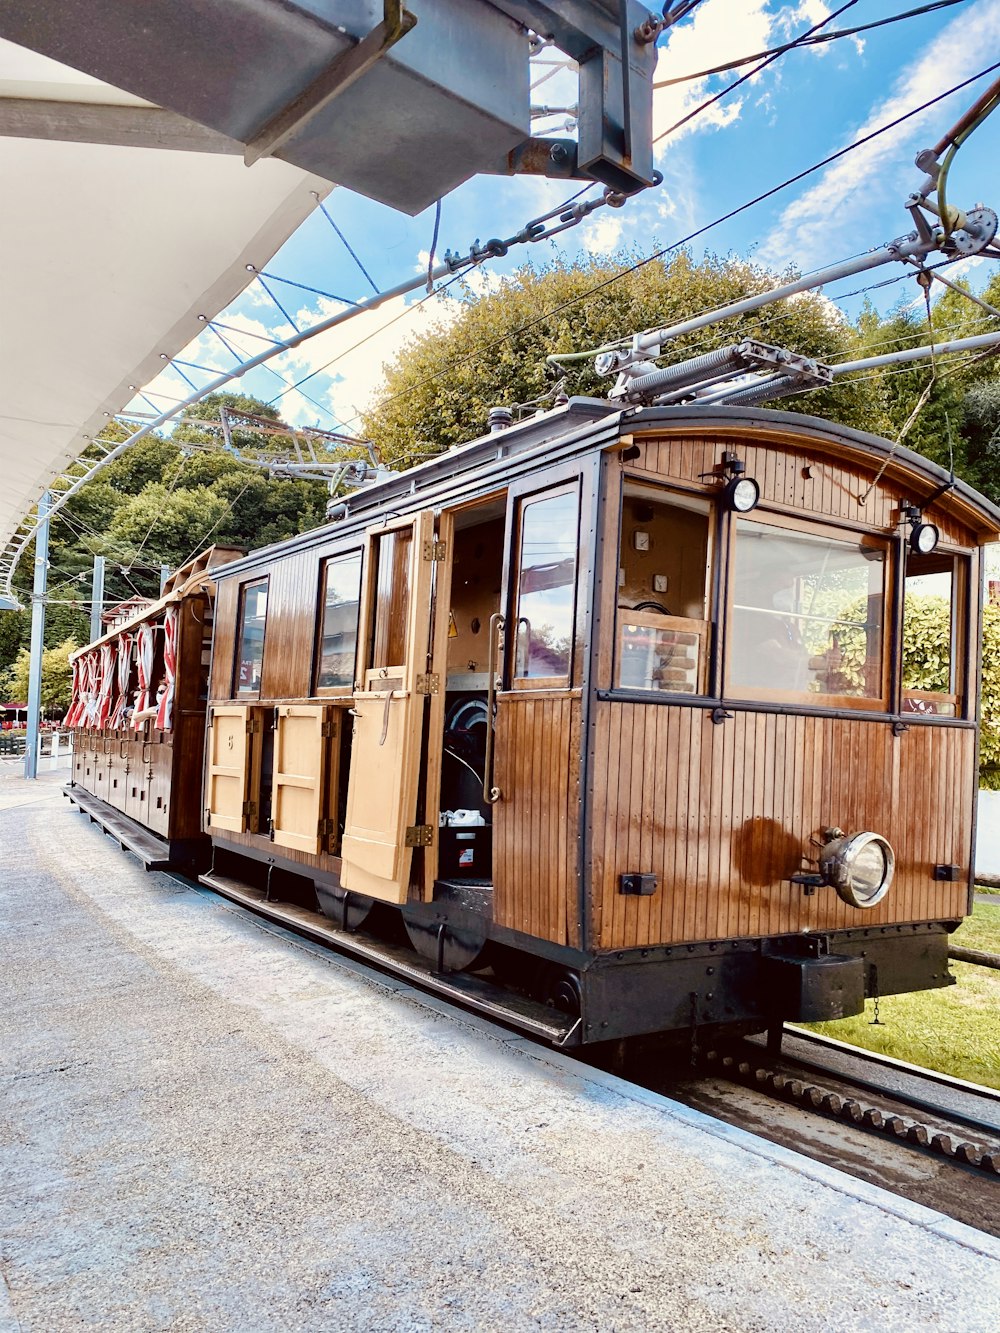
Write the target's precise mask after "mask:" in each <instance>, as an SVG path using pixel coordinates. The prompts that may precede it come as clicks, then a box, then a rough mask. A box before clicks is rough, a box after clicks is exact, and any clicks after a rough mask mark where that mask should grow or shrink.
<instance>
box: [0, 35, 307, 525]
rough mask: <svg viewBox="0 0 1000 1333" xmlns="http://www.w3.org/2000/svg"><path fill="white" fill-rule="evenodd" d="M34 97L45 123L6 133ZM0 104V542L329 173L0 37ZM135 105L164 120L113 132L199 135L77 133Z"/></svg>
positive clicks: (223, 299)
mask: <svg viewBox="0 0 1000 1333" xmlns="http://www.w3.org/2000/svg"><path fill="white" fill-rule="evenodd" d="M62 104H65V108H66V109H65V116H64V117H62V119H60V115H61V113H60V107H61V105H62ZM82 104H88V105H86V106H84V105H82ZM43 105H44V108H45V110H44V115H45V116H49V117H50V123H51V125H52V134H53V136H54V137H52V138H45V137H15V136H13V135H11V132H10V131H11V126H12V124H13V126H14V128H15V129H16V126H17V123H18V122H17V120H16V115H17V114H18V112H19V110H20V111H23V112H24V125H25V133H26V134H31V135H33V136H34V135H37V134H38V133H39V129H38V125H39V120H40V116H39V108H41V107H42V106H43ZM0 107H3V108H4V109H5V120H4V124H3V132H2V133H0V180H2V181H3V182H4V205H3V208H2V209H0V267H2V281H0V293H2V296H0V549H2V547H3V546H4V545H5V544H6V542H7V541H8V540H9V539H10V537H11V536H12V534H13V532H14V529H15V528H16V527H17V525H18V523H19V522H20V520H21V519H22V518H23V516H24V515H25V513H26V512H27V511H28V510H29V509H30V508H31V506H32V505H33V504H34V503H35V502H36V501H37V499H38V498H39V496H40V494H41V493H42V491H43V490H44V489H45V487H46V486H47V485H48V483H49V482H50V481H51V480H52V479H53V478H54V477H55V476H57V475H58V474H59V473H60V472H61V471H62V470H63V469H64V468H65V467H66V466H68V464H69V463H70V462H72V460H73V459H74V458H76V457H77V456H78V455H79V454H80V453H81V452H82V450H83V449H84V448H85V447H86V444H87V437H88V436H94V435H97V433H98V432H99V431H100V429H101V427H102V426H103V425H104V424H105V423H106V422H107V420H108V417H109V416H113V415H114V413H115V412H117V411H120V410H121V408H122V407H123V406H124V405H125V404H126V403H127V402H128V401H129V400H130V399H131V398H132V397H133V391H132V389H131V388H130V386H135V385H138V386H141V385H142V384H144V383H147V382H148V381H149V380H151V379H152V378H153V377H154V376H155V375H156V374H157V372H158V371H159V370H161V369H162V368H163V364H164V363H163V361H162V360H161V354H162V353H166V354H167V355H168V356H172V355H174V354H176V353H177V352H178V351H180V349H181V348H182V347H184V346H185V344H186V343H188V342H189V341H190V340H191V339H192V338H193V337H194V336H195V335H196V334H197V333H198V332H199V329H200V328H201V327H202V326H201V325H200V323H199V321H198V318H197V316H198V315H208V316H210V317H211V316H213V315H216V314H217V313H218V312H219V311H220V310H221V309H222V308H223V307H225V306H226V305H227V304H228V303H229V302H230V301H232V300H233V299H234V298H235V297H236V296H237V295H238V294H239V292H240V291H241V290H242V289H243V287H244V286H246V283H247V279H248V276H249V275H248V272H247V268H246V265H247V264H253V265H255V266H256V267H258V268H262V267H264V266H265V264H266V263H267V261H268V260H269V259H270V258H271V256H272V255H273V254H274V252H275V250H277V249H278V247H279V246H280V245H281V244H282V243H283V242H284V241H285V240H286V238H287V237H288V236H289V235H290V234H291V233H292V232H293V231H294V230H295V228H296V227H297V226H298V225H299V223H300V222H301V221H302V220H303V219H304V218H305V217H306V216H307V215H308V213H309V212H310V210H311V209H312V208H313V207H314V206H315V198H314V197H313V194H312V192H313V191H316V192H317V193H318V194H320V195H321V196H322V195H323V194H325V193H326V192H327V191H328V190H329V188H330V186H329V184H328V182H326V181H321V180H320V179H318V178H317V177H314V176H310V175H308V174H307V173H305V172H303V171H301V170H299V169H298V168H297V167H292V166H289V165H288V164H286V163H284V162H280V161H277V160H275V159H267V160H262V161H260V162H258V163H257V164H256V165H255V166H253V167H251V168H249V169H248V168H247V167H245V166H244V165H243V159H242V157H241V156H240V152H241V148H240V145H238V144H232V145H231V144H230V142H229V141H228V140H225V139H223V138H222V137H221V136H218V135H213V134H211V132H209V131H204V130H202V129H201V128H200V127H199V126H195V125H193V124H191V122H184V121H180V120H179V118H171V120H176V122H177V123H175V124H174V123H167V120H166V113H160V112H152V111H149V110H148V103H144V102H142V101H141V100H140V99H138V98H136V97H133V96H131V95H130V94H128V93H124V92H122V91H120V90H119V89H116V88H111V87H109V86H108V85H106V84H102V83H99V82H97V80H95V79H91V78H89V77H88V76H86V75H84V74H81V73H78V72H77V71H75V70H71V69H69V68H67V67H66V66H64V65H59V64H57V63H56V62H55V61H52V60H48V59H47V58H46V57H44V56H39V55H36V54H34V53H33V52H29V51H27V50H25V49H24V48H22V47H18V46H14V45H12V44H11V43H9V42H5V41H0ZM90 108H93V110H92V111H91V110H90ZM116 108H117V110H116ZM136 108H139V109H141V110H140V112H139V114H140V115H141V114H142V112H143V111H145V112H146V115H147V116H148V117H150V118H152V119H154V120H155V118H156V117H160V116H163V117H164V120H163V121H162V122H161V121H160V120H155V126H154V128H155V133H154V132H151V131H150V130H149V129H148V128H147V129H146V130H144V132H143V133H142V134H139V135H136V136H135V139H134V140H133V137H132V135H131V132H130V127H129V126H128V125H127V124H126V125H125V128H124V132H123V134H122V136H121V137H122V138H123V139H124V140H125V141H126V142H128V143H132V142H133V141H135V142H139V141H141V142H142V143H143V144H144V145H145V144H148V143H149V142H151V141H154V140H159V141H161V142H165V141H168V140H169V141H170V142H173V143H178V142H179V143H183V144H187V143H191V144H198V145H199V146H200V148H201V149H202V151H188V150H187V149H183V150H177V149H170V150H167V149H164V148H156V147H149V146H141V147H140V146H129V147H124V146H111V145H109V144H107V143H106V142H105V143H91V142H86V141H82V142H81V141H79V139H80V137H81V136H85V135H86V133H87V130H86V125H87V118H88V116H90V115H93V117H94V118H95V121H96V120H98V119H100V118H101V117H105V118H107V117H111V118H114V117H116V116H118V117H120V118H123V123H124V121H126V120H127V117H128V115H133V116H134V115H135V109H136ZM12 117H14V119H13V120H12ZM95 137H97V136H96V135H95ZM100 137H102V138H107V137H109V136H108V134H107V132H106V127H105V126H103V125H102V130H101V135H100ZM111 137H113V136H111Z"/></svg>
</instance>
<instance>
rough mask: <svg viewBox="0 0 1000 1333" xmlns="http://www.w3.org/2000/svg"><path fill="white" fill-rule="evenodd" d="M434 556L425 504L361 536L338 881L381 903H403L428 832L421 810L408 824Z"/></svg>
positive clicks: (416, 781)
mask: <svg viewBox="0 0 1000 1333" xmlns="http://www.w3.org/2000/svg"><path fill="white" fill-rule="evenodd" d="M443 554H445V553H444V552H443V551H442V549H441V545H440V544H439V543H438V542H436V541H435V530H434V516H433V514H432V513H431V512H430V511H429V510H425V511H423V512H422V513H420V514H417V515H416V516H415V517H413V518H411V519H406V520H404V521H402V522H397V523H394V524H390V525H387V526H386V527H383V528H378V529H372V530H370V531H369V533H368V550H367V558H366V560H365V586H364V592H363V598H362V606H363V613H362V624H363V625H364V626H365V633H364V636H363V639H362V644H361V657H360V662H361V669H360V670H359V677H358V681H357V684H358V686H359V688H358V689H357V690H356V692H355V695H354V708H353V714H354V733H353V744H352V748H351V771H350V780H349V785H348V791H347V824H346V828H345V831H344V839H343V843H342V846H341V856H342V857H343V867H342V870H341V883H342V884H343V886H344V888H346V889H349V890H351V891H352V892H355V893H362V894H365V895H366V896H368V897H372V898H379V899H382V900H383V901H385V902H394V903H402V902H405V901H406V898H407V894H408V890H409V884H410V868H411V864H412V860H413V848H414V847H416V846H419V847H430V846H432V845H433V843H434V841H435V840H436V837H437V829H436V828H435V827H434V826H433V824H431V823H430V822H429V820H428V818H427V816H426V814H425V818H424V820H423V821H422V822H421V823H420V824H418V823H417V804H418V796H419V790H420V759H421V742H422V733H423V724H424V715H425V712H426V708H427V700H428V698H429V697H432V696H431V695H430V693H429V691H431V690H432V689H434V687H435V684H437V685H438V687H439V688H440V687H442V686H443V680H442V679H440V672H439V673H437V674H438V675H439V680H438V681H437V682H435V681H434V680H433V675H434V672H433V671H432V667H433V665H434V664H433V662H432V660H431V656H430V648H431V641H432V640H431V601H432V593H433V585H434V579H433V571H434V566H435V563H436V561H438V560H439V558H440V557H441V556H442V555H443ZM445 614H446V612H445Z"/></svg>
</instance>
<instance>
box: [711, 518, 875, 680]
mask: <svg viewBox="0 0 1000 1333" xmlns="http://www.w3.org/2000/svg"><path fill="white" fill-rule="evenodd" d="M736 532H737V537H736V548H735V557H734V559H735V579H734V590H733V609H732V621H731V627H730V637H729V659H728V660H729V681H730V684H731V685H732V686H735V687H739V688H742V689H760V690H765V691H767V692H769V693H780V694H798V695H802V694H809V695H812V694H816V695H832V696H840V697H844V696H846V697H849V698H850V697H856V698H864V699H881V698H882V697H883V691H884V686H883V659H882V632H883V631H882V625H883V602H884V595H885V560H886V552H885V546H884V545H882V544H880V543H877V542H876V541H874V540H872V539H870V538H867V537H862V538H859V539H858V540H856V541H855V540H851V539H849V538H848V539H843V538H839V537H838V538H831V537H825V536H821V535H819V534H818V533H817V534H813V533H806V532H794V531H791V530H789V529H786V528H776V527H770V526H768V525H767V524H764V523H758V522H753V521H752V520H749V519H739V520H737V524H736Z"/></svg>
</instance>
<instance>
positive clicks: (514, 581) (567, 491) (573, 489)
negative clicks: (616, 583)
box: [504, 473, 583, 691]
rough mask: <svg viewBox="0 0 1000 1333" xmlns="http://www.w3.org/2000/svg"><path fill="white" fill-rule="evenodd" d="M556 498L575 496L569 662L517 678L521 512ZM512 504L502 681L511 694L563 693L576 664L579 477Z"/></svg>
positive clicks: (513, 497)
mask: <svg viewBox="0 0 1000 1333" xmlns="http://www.w3.org/2000/svg"><path fill="white" fill-rule="evenodd" d="M560 495H575V497H576V550H575V555H574V568H573V599H572V620H571V623H570V634H569V661H568V663H567V668H566V671H565V672H562V673H560V674H558V675H553V676H521V675H518V674H517V639H518V634H517V630H518V625H519V624H520V616H519V614H518V613H519V612H520V609H521V605H520V603H521V575H522V573H523V570H522V567H521V541H522V539H523V534H524V512H525V510H526V509H527V508H528V507H529V506H531V505H533V504H537V503H539V502H543V501H545V500H554V499H556V498H557V497H558V496H560ZM510 498H511V500H513V503H514V511H515V512H514V518H513V525H512V541H511V547H510V571H511V575H512V577H511V586H510V618H509V621H508V628H507V632H506V634H505V636H504V637H505V639H506V657H507V671H506V676H505V678H506V680H508V681H509V689H511V690H514V691H528V690H566V689H571V688H572V686H573V681H574V669H575V667H576V665H577V655H578V645H577V630H578V627H579V623H580V568H581V555H582V550H581V524H582V521H583V487H582V478H581V476H580V474H579V473H574V474H573V475H572V476H571V477H569V478H568V479H567V480H565V481H558V482H553V484H552V485H550V486H543V487H540V488H539V489H537V490H532V491H526V492H523V493H521V494H516V495H511V497H510Z"/></svg>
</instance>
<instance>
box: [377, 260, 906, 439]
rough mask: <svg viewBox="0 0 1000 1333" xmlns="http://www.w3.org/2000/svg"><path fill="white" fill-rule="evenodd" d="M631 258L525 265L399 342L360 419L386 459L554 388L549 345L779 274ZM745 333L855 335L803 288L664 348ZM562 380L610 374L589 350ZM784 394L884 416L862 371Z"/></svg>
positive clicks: (861, 419)
mask: <svg viewBox="0 0 1000 1333" xmlns="http://www.w3.org/2000/svg"><path fill="white" fill-rule="evenodd" d="M634 262H635V256H634V255H631V254H629V253H624V252H623V253H620V254H618V255H616V256H614V257H613V258H611V259H601V260H598V259H589V260H584V261H581V262H578V263H576V264H573V265H569V264H564V263H559V262H555V263H552V264H550V265H547V266H545V267H542V268H536V267H533V266H530V265H528V266H525V267H524V268H522V269H519V270H518V271H517V272H516V273H515V274H514V275H513V277H512V278H511V279H509V280H508V281H506V282H505V283H504V284H503V286H502V287H501V288H500V289H499V290H497V291H495V292H492V293H490V294H488V295H486V296H484V297H482V298H481V299H479V300H475V301H472V300H470V301H469V302H468V304H467V306H466V309H465V310H464V311H463V312H462V314H461V316H460V318H459V319H458V320H456V321H455V322H454V323H453V324H452V325H451V326H450V327H449V328H447V329H445V330H444V331H441V330H432V331H430V332H427V333H424V334H421V335H419V336H418V337H416V338H414V339H412V340H411V341H410V342H408V343H407V344H405V345H404V346H403V348H402V349H401V351H400V354H399V356H398V358H397V359H396V361H395V362H394V363H393V364H392V365H391V366H390V367H389V368H388V374H387V380H386V389H385V393H384V394H383V396H382V398H381V399H380V400H379V401H378V402H377V403H376V404H375V406H374V407H373V408H372V410H371V411H370V412H369V413H368V414H367V416H366V417H365V419H364V428H365V433H366V435H368V436H369V437H370V438H371V439H373V440H374V441H375V442H376V444H377V445H378V446H379V447H380V448H381V450H382V452H383V455H384V456H385V457H386V458H387V459H396V460H399V461H403V462H405V461H406V460H407V459H408V458H409V457H411V456H420V455H422V454H429V453H435V452H437V451H439V450H441V449H445V448H448V447H449V446H451V445H453V444H459V443H462V442H464V441H465V440H469V439H473V438H474V437H475V436H477V435H480V434H482V433H483V432H484V431H485V429H486V419H487V415H488V412H489V409H490V407H491V406H493V405H494V404H497V403H503V404H507V405H511V406H513V405H514V404H517V403H528V402H531V401H532V400H534V399H536V398H538V397H540V396H541V395H542V394H545V393H547V392H549V391H550V390H551V389H552V387H553V384H554V383H555V381H556V379H557V378H558V377H559V373H560V372H556V371H554V370H553V368H552V367H551V366H548V365H547V364H546V359H545V358H546V356H547V355H549V354H550V353H554V352H561V353H567V352H580V351H584V350H586V349H588V348H596V347H599V346H601V345H602V344H604V343H606V342H610V341H613V340H615V339H619V338H623V337H627V336H628V335H630V334H632V333H634V332H635V331H636V330H638V329H645V328H655V327H657V326H659V325H667V324H671V323H675V322H678V321H680V320H683V319H686V318H689V317H691V316H693V315H695V314H699V313H700V312H702V311H704V310H707V309H711V308H713V307H716V306H719V305H724V304H726V303H727V302H730V301H736V300H739V299H740V298H742V297H744V296H747V295H751V294H754V293H757V292H762V291H765V290H767V289H768V288H770V287H772V286H774V285H775V283H776V282H778V281H779V276H778V275H777V274H774V273H770V272H768V271H767V270H765V269H762V268H759V267H757V266H755V265H752V264H748V263H746V262H745V261H743V260H738V259H733V258H725V259H720V258H714V257H709V258H706V259H704V260H703V261H702V262H701V263H695V262H694V261H693V260H692V259H691V256H690V255H689V254H688V253H687V252H686V251H679V252H678V253H677V254H675V255H674V256H672V257H671V258H670V259H669V260H657V261H654V262H653V263H649V264H645V265H643V266H642V267H641V268H638V269H635V270H633V271H631V272H628V273H626V274H625V275H624V276H622V277H620V278H619V277H618V276H617V275H618V274H619V273H620V272H621V271H622V268H623V267H625V266H627V265H629V264H632V263H634ZM612 279H616V280H614V281H612ZM583 297H586V299H581V298H583ZM745 337H755V338H760V339H761V340H762V341H764V342H770V343H777V344H779V345H783V346H789V347H792V348H794V349H795V350H797V351H800V352H802V353H805V354H807V355H812V356H822V357H832V356H836V355H838V354H840V355H844V354H846V353H848V352H853V351H854V349H855V348H856V346H857V335H856V333H855V331H854V330H853V329H852V328H851V326H850V325H849V324H847V323H846V321H844V320H843V318H842V317H841V316H840V315H839V313H838V312H837V311H836V310H835V308H834V307H833V306H832V305H831V303H830V302H828V301H825V300H824V299H823V298H822V297H821V296H818V295H809V294H806V295H803V296H800V297H798V298H796V299H795V300H792V301H786V302H784V303H782V304H781V305H778V306H772V307H768V308H766V309H764V310H762V311H759V312H757V313H754V314H750V315H744V316H742V317H740V318H739V319H735V320H729V321H727V323H726V324H724V325H721V326H717V327H715V328H712V329H703V330H700V331H698V332H695V333H692V334H689V335H686V336H685V337H682V338H678V339H677V340H675V341H674V342H672V343H671V344H670V345H669V347H668V348H667V349H666V356H665V358H664V359H665V360H670V361H675V360H676V361H683V360H686V359H687V358H688V357H691V356H695V355H700V354H701V353H703V352H706V351H709V350H711V349H712V348H713V347H720V346H726V345H728V344H730V343H734V342H739V341H740V339H742V338H745ZM567 387H568V389H569V391H570V392H571V393H575V394H594V395H600V396H602V397H603V396H605V395H606V394H607V392H608V389H609V387H610V385H609V382H608V380H606V379H600V378H599V377H598V376H597V375H596V374H595V373H594V370H593V366H592V364H591V361H590V360H589V359H587V360H582V361H578V362H575V363H573V365H572V368H571V371H570V374H569V383H568V386H567ZM781 406H782V407H786V408H788V409H789V410H793V411H806V410H808V411H809V412H813V413H816V414H817V415H828V416H831V417H833V418H834V419H835V420H839V421H844V422H845V423H847V424H848V425H854V426H857V427H859V428H862V429H866V430H871V429H873V423H875V427H876V428H877V427H878V426H879V425H880V424H882V423H883V422H884V420H885V413H884V410H883V406H882V403H881V401H880V400H879V396H878V393H877V392H876V391H875V390H874V389H873V387H872V386H871V384H870V383H869V382H868V381H860V382H858V383H856V384H844V385H840V386H838V387H837V388H836V389H835V390H832V391H824V392H822V393H816V394H810V395H809V397H808V398H807V399H805V400H803V401H802V402H799V401H797V400H795V399H790V400H788V402H787V403H782V404H781Z"/></svg>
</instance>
